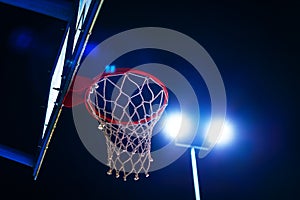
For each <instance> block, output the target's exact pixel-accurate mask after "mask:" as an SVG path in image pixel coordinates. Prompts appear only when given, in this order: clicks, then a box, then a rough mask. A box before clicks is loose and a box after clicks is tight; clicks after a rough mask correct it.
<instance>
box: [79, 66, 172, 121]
mask: <svg viewBox="0 0 300 200" xmlns="http://www.w3.org/2000/svg"><path fill="white" fill-rule="evenodd" d="M125 73H133V74H138V75H142V76H145V77H149V78H151V79H152V80H153V81H154V82H156V83H157V84H159V85H160V86H161V87H162V89H163V90H164V94H165V95H164V102H163V105H162V106H161V108H160V109H159V110H158V111H157V112H156V113H154V114H152V115H151V116H150V117H147V118H146V119H143V120H140V121H132V122H129V121H118V120H113V119H111V118H109V117H105V116H103V115H102V114H100V113H98V111H97V110H95V109H93V108H91V107H90V106H89V104H88V103H87V97H88V94H89V91H90V88H91V87H92V86H93V85H94V84H95V83H97V82H98V81H99V80H101V79H102V78H104V77H109V76H112V75H119V74H125ZM93 80H94V81H93V82H92V84H91V85H90V86H89V87H88V89H87V90H86V93H85V106H86V109H87V110H88V112H89V113H90V114H91V115H92V116H93V117H94V118H95V119H96V120H98V118H97V117H100V118H101V119H103V120H104V121H107V122H109V123H112V124H115V125H118V124H124V125H125V124H144V123H147V122H149V121H151V120H152V119H153V118H155V117H156V116H159V115H160V114H162V112H163V111H164V108H165V107H164V105H166V104H167V103H168V98H169V94H168V90H167V87H166V86H165V85H164V84H163V83H162V82H161V81H160V80H159V79H158V78H156V77H155V76H153V75H152V74H149V73H147V72H144V71H140V70H136V69H130V68H121V69H116V71H115V72H113V73H106V72H104V73H102V74H100V75H99V76H96V77H95V78H93ZM94 113H95V114H96V115H97V117H96V116H95V114H94Z"/></svg>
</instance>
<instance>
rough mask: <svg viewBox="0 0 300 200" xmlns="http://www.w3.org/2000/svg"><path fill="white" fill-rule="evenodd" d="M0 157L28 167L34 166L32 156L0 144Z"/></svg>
mask: <svg viewBox="0 0 300 200" xmlns="http://www.w3.org/2000/svg"><path fill="white" fill-rule="evenodd" d="M0 156H1V157H4V158H7V159H9V160H13V161H16V162H18V163H21V164H23V165H27V166H29V167H33V166H34V159H33V156H32V155H29V154H27V153H24V152H22V151H19V150H16V149H13V148H11V147H8V146H5V145H1V144H0Z"/></svg>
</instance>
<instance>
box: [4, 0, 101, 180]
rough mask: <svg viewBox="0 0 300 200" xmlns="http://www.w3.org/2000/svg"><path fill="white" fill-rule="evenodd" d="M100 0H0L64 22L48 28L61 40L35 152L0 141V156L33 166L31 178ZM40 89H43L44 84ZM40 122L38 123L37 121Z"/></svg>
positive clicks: (51, 133) (35, 172)
mask: <svg viewBox="0 0 300 200" xmlns="http://www.w3.org/2000/svg"><path fill="white" fill-rule="evenodd" d="M103 1H104V0H76V1H69V0H51V1H50V0H15V1H9V0H0V2H2V3H4V4H7V5H6V6H14V7H16V8H18V9H19V8H21V9H25V10H26V12H28V11H29V13H30V14H31V12H33V13H35V14H37V15H38V14H42V15H43V16H42V17H45V18H49V17H51V18H52V19H53V18H54V19H56V20H57V19H58V20H60V21H56V22H64V23H61V24H64V25H63V26H64V27H61V28H60V29H55V30H51V31H54V32H55V33H59V34H57V35H61V36H60V37H61V38H60V39H61V41H60V46H59V45H58V46H57V47H59V48H56V50H54V51H55V54H56V51H57V49H59V50H58V52H57V56H56V58H55V59H53V58H52V59H53V60H54V62H53V63H54V65H52V66H53V67H51V70H50V72H49V74H50V80H49V82H47V87H46V88H49V89H48V90H47V89H46V92H45V93H44V92H43V94H44V95H45V96H44V98H45V99H46V100H47V102H46V105H44V107H45V108H46V109H45V117H44V120H42V121H43V122H44V124H43V127H42V129H41V130H40V131H41V133H38V135H40V140H39V142H38V145H37V146H38V148H37V150H36V152H33V153H29V154H28V153H24V152H22V151H20V150H19V149H14V148H11V147H8V146H6V145H2V144H0V156H1V157H4V158H7V159H10V160H13V161H16V162H18V163H21V164H24V165H27V166H30V167H32V168H33V176H34V179H36V178H37V176H38V174H39V171H40V169H41V166H42V163H43V160H44V157H45V155H46V152H47V149H48V146H49V143H50V140H51V137H52V135H53V132H54V129H55V127H56V123H57V121H58V119H59V116H60V113H61V111H62V107H63V100H64V98H65V95H66V93H67V91H68V90H69V87H70V85H71V82H72V80H73V77H74V75H75V73H76V71H77V69H78V67H79V65H80V62H81V57H82V55H83V52H84V50H85V46H86V44H87V42H88V40H89V36H90V35H91V33H92V29H93V26H94V24H95V21H96V19H97V16H98V13H99V11H100V8H101V6H102V4H103ZM21 11H22V10H21ZM45 26H47V24H45ZM61 31H65V32H64V34H61ZM50 35H51V34H49V36H50ZM49 36H48V37H49ZM51 36H52V35H51ZM24 37H25V36H24V34H23V35H22V37H21V38H19V40H20V41H19V42H20V43H24V42H26V40H25V39H26V38H25V39H24ZM30 39H32V38H30ZM57 42H59V41H58V40H57V38H56V41H55V43H57ZM44 47H45V46H41V48H44ZM48 47H49V46H48ZM18 48H20V47H18ZM41 48H40V49H41ZM45 49H47V48H45ZM52 50H53V49H51V51H52ZM55 54H54V55H55ZM34 73H38V71H37V70H35V72H34ZM37 84H40V83H37ZM49 86H50V87H49ZM43 91H45V88H44V90H43ZM41 95H42V94H41ZM38 106H39V105H37V107H38ZM39 125H41V124H40V123H39ZM1 142H2V141H1ZM33 148H34V147H33Z"/></svg>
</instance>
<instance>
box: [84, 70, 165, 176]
mask: <svg viewBox="0 0 300 200" xmlns="http://www.w3.org/2000/svg"><path fill="white" fill-rule="evenodd" d="M94 80H95V81H94V82H93V83H92V84H91V86H90V87H89V88H87V90H86V93H85V105H86V108H87V110H88V111H89V113H90V114H91V115H92V116H93V117H94V118H95V119H96V120H97V121H98V122H99V126H98V129H99V130H101V131H102V132H103V133H104V135H105V138H106V145H107V162H108V163H107V164H108V166H109V167H110V169H109V170H108V172H107V174H109V175H111V174H112V173H113V172H115V176H116V178H118V177H119V176H120V173H122V174H123V179H124V181H126V179H127V177H128V176H129V175H130V174H135V177H134V180H138V179H139V174H140V173H144V174H145V176H146V177H148V176H149V173H148V172H149V168H150V164H151V162H152V161H153V159H152V157H151V138H152V130H153V127H154V126H155V124H156V122H157V121H158V120H159V119H160V116H161V115H162V113H163V112H164V110H165V108H166V106H167V103H168V91H167V88H166V87H165V85H164V84H163V83H162V82H161V81H160V80H159V79H157V78H156V77H154V76H153V75H151V74H148V73H146V72H143V71H139V70H132V69H117V70H116V71H115V72H113V73H103V74H101V75H100V76H99V77H97V78H95V79H94Z"/></svg>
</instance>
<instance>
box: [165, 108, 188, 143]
mask: <svg viewBox="0 0 300 200" xmlns="http://www.w3.org/2000/svg"><path fill="white" fill-rule="evenodd" d="M163 123H164V128H163V132H164V133H165V134H166V135H167V136H168V137H169V138H173V139H175V138H178V139H179V138H180V139H183V138H188V137H191V133H192V132H191V127H192V126H191V120H190V119H189V118H188V117H187V116H186V115H184V114H183V113H180V112H178V113H171V114H168V115H166V117H165V119H164V122H163Z"/></svg>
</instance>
